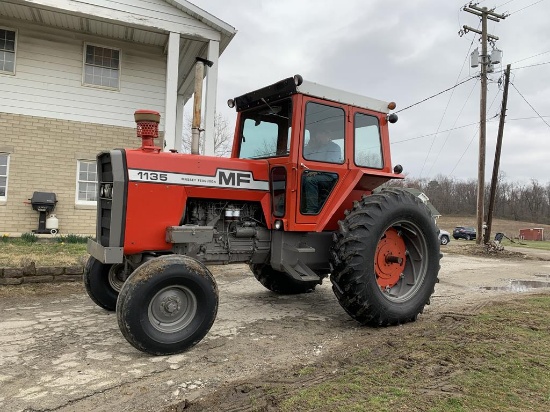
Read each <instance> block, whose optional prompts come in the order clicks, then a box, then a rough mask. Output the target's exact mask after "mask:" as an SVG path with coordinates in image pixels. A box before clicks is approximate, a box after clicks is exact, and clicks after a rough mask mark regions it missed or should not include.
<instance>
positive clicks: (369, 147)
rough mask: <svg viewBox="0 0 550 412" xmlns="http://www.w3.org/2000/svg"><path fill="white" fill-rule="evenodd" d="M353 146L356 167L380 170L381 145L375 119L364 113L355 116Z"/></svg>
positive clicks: (381, 164) (376, 119)
mask: <svg viewBox="0 0 550 412" xmlns="http://www.w3.org/2000/svg"><path fill="white" fill-rule="evenodd" d="M354 145H355V154H354V160H355V164H356V165H357V166H361V167H370V168H374V169H382V167H383V166H384V164H383V160H382V143H381V141H380V127H379V125H378V118H377V117H375V116H370V115H367V114H364V113H356V114H355V133H354Z"/></svg>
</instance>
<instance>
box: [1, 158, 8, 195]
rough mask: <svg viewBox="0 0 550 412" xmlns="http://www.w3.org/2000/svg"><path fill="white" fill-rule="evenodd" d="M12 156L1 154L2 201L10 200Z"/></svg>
mask: <svg viewBox="0 0 550 412" xmlns="http://www.w3.org/2000/svg"><path fill="white" fill-rule="evenodd" d="M9 160H10V155H9V154H7V153H0V201H6V200H7V198H8V171H9V170H8V166H9V163H10V162H9Z"/></svg>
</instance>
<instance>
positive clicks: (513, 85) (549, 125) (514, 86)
mask: <svg viewBox="0 0 550 412" xmlns="http://www.w3.org/2000/svg"><path fill="white" fill-rule="evenodd" d="M510 84H511V85H512V87H513V88H514V89H516V92H518V93H519V95H520V96H521V98H522V99H523V100H525V103H527V104H528V105H529V107H530V108H531V109H533V111H534V112H535V113H536V114H537V116H538V117H539V118H540V119H541V120H542V121H543V122H544V123H546V126H548V127H550V124H548V122H547V121H546V120H544V119H543V117H542V116H541V115H540V114H539V112H537V111H536V110H535V108H534V107H533V106H532V105H531V103H529V102H528V101H527V99H526V98H525V97H524V96H523V94H521V92H520V91H519V90H518V89H517V87H516V85H515V84H514V83H510Z"/></svg>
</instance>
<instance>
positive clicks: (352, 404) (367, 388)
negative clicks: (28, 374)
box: [171, 295, 550, 412]
mask: <svg viewBox="0 0 550 412" xmlns="http://www.w3.org/2000/svg"><path fill="white" fill-rule="evenodd" d="M548 308H550V296H548V295H530V296H522V297H519V298H516V299H510V300H507V301H500V302H498V303H495V302H493V303H492V304H491V305H488V306H486V307H485V308H484V309H483V310H482V311H481V312H479V313H478V314H475V315H469V316H468V315H462V314H460V313H457V314H452V313H451V314H449V315H448V316H441V317H439V318H438V319H433V320H432V321H430V322H419V323H416V324H412V325H407V326H406V327H403V329H401V330H399V329H398V328H389V329H385V330H383V331H382V333H379V334H366V335H364V336H358V337H355V338H353V339H350V341H349V343H348V344H346V345H345V346H344V347H343V348H342V352H341V353H340V354H338V355H337V356H331V358H330V359H327V358H321V359H319V360H317V361H315V362H314V363H312V364H310V365H304V366H301V367H299V366H297V367H295V368H294V369H292V370H278V371H272V372H271V373H270V374H269V375H266V376H258V377H257V378H255V379H254V380H253V381H252V382H251V381H250V380H249V381H246V382H245V383H240V384H239V383H237V384H232V385H231V386H230V387H224V388H222V389H220V390H219V391H218V392H215V393H214V394H212V395H210V396H208V397H206V398H204V399H203V400H200V401H197V402H196V403H193V404H192V405H191V407H190V408H189V411H190V412H194V411H214V410H217V409H216V408H219V407H220V405H227V406H228V407H231V410H247V411H248V410H249V411H268V410H277V411H288V412H302V411H303V412H306V411H341V412H349V411H358V412H359V411H388V412H390V411H443V412H463V411H476V412H477V411H541V412H543V411H544V412H546V411H548V410H550V323H549V322H548ZM171 410H174V409H171ZM186 410H187V409H186Z"/></svg>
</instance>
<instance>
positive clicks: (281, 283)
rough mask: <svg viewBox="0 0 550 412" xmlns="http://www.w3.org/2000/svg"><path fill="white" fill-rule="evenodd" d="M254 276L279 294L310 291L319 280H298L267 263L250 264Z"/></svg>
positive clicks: (267, 287)
mask: <svg viewBox="0 0 550 412" xmlns="http://www.w3.org/2000/svg"><path fill="white" fill-rule="evenodd" d="M250 269H251V270H252V273H254V277H255V278H256V279H257V280H258V281H259V282H260V283H261V284H262V285H263V286H264V287H265V288H266V289H269V290H270V291H272V292H275V293H278V294H280V295H296V294H299V293H306V292H311V291H313V290H314V289H315V287H316V286H317V285H318V284H320V283H321V281H304V282H300V281H298V280H296V279H294V278H293V277H292V276H290V275H289V274H288V273H285V272H280V271H278V270H275V269H273V268H272V267H271V265H267V264H254V265H250Z"/></svg>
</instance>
